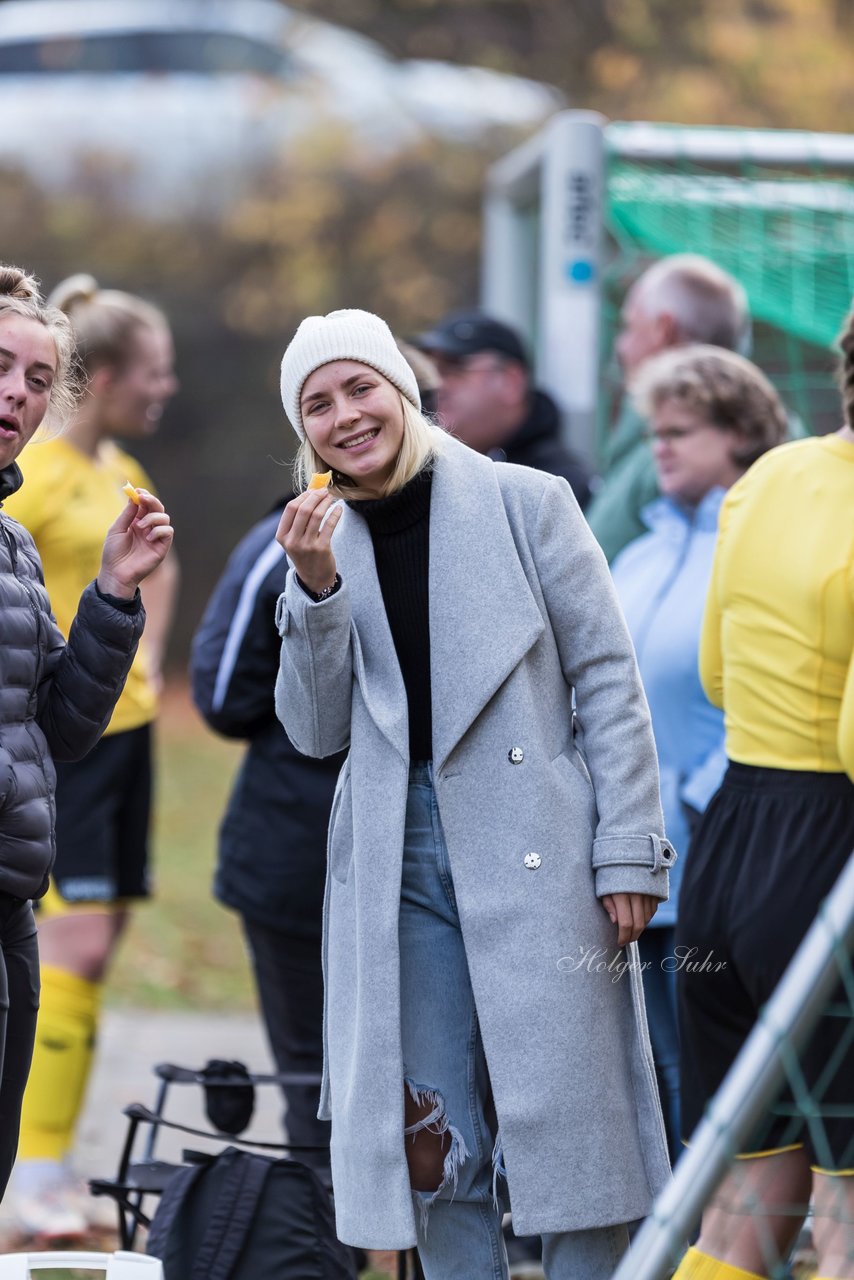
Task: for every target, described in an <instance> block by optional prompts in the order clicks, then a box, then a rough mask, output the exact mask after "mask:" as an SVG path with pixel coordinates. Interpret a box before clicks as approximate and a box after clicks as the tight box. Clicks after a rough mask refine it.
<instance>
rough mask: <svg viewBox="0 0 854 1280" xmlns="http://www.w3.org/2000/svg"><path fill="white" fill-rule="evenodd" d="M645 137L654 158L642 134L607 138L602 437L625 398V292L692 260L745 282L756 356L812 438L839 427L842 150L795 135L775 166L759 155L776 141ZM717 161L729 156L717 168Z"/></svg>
mask: <svg viewBox="0 0 854 1280" xmlns="http://www.w3.org/2000/svg"><path fill="white" fill-rule="evenodd" d="M644 130H645V133H646V137H647V139H648V142H647V146H646V148H645V149H646V150H647V152H648V153H651V154H647V155H644V154H638V151H639V150H643V149H642V148H636V147H632V146H631V139H632V137H633V135H635V126H631V125H620V124H613V125H608V126H606V130H605V134H606V169H605V192H606V199H605V224H606V227H607V230H608V233H609V245H610V252H609V253H608V254H606V267H605V272H604V278H603V283H604V296H603V304H604V307H603V325H602V341H601V349H602V358H603V364H604V368H605V382H606V385H607V386H608V387H609V389H610V393H611V394H610V397H606V398H605V402H604V403H603V404H602V405H601V406H600V415H599V429H600V431H602V430H604V429H605V427H606V425H607V421H608V418H609V416H610V413H611V412H612V407H613V399H614V397H615V395H616V394H617V387H616V382H617V380H618V379H617V374H616V371H615V370H614V369H613V368H612V367H609V363H608V362H609V355H610V352H611V350H612V347H613V336H614V329H615V327H616V324H617V313H618V308H619V305H620V301H621V299H622V296H623V294H624V291H625V288H626V286H627V283H628V282H630V281H631V279H632V278H633V277H634V276H635V275H636V274H637V273H639V271H640V270H642V269H643V267H644V266H646V265H647V264H648V263H649V262H650V261H652V260H654V259H655V258H658V257H661V256H664V255H667V254H673V253H686V252H689V253H698V254H702V255H703V256H704V257H707V258H710V259H711V260H712V261H713V262H716V263H717V264H718V265H719V266H720V267H723V268H724V269H725V270H726V271H729V272H730V273H731V274H732V275H733V276H734V277H735V278H736V279H737V280H739V281H740V282H741V284H742V285H743V287H744V289H745V291H746V293H747V296H748V299H749V302H750V309H751V314H752V316H753V320H754V348H753V352H752V354H753V357H754V359H756V360H757V362H758V363H759V364H760V365H761V366H762V367H763V368H764V369H765V370H766V372H768V373H769V375H770V376H771V377H772V378H773V380H774V381H775V383H776V385H777V386H778V389H779V390H780V392H781V394H782V395H783V396H784V398H785V400H786V402H787V404H788V405H789V407H790V408H791V409H792V410H794V411H795V412H796V413H797V414H798V415H799V417H800V418H801V419H802V421H803V422H804V424H805V425H806V427H807V428H808V429H809V430H811V431H815V432H823V431H826V430H830V429H833V427H835V426H836V425H837V424H838V418H839V409H838V398H837V395H836V392H835V389H834V387H833V381H832V377H831V370H832V365H833V356H832V350H833V346H834V342H835V339H836V336H837V334H838V333H839V330H840V327H841V325H842V322H843V320H844V317H845V315H846V314H847V312H848V309H849V307H850V305H851V299H852V296H854V173H852V170H851V168H850V161H849V162H848V163H847V164H846V163H845V161H846V159H847V157H846V156H845V154H844V151H843V149H842V148H837V149H834V148H833V147H824V148H822V147H821V146H820V145H818V144H817V142H816V138H817V136H818V135H811V134H803V135H789V145H788V147H787V148H786V150H785V153H784V155H783V157H782V159H776V158H775V156H774V147H773V145H768V146H767V147H766V148H764V149H763V148H762V146H761V140H762V139H769V140H771V143H773V139H774V135H772V134H768V133H759V134H757V133H756V132H754V131H747V130H739V129H727V130H723V129H714V130H712V129H710V130H702V129H679V128H677V127H674V126H661V127H658V128H657V127H656V126H654V125H647V126H644ZM798 137H800V140H801V145H800V147H798V146H797V145H796V142H797V139H798ZM828 137H830V138H831V139H832V138H833V135H828ZM757 138H759V139H760V145H759V146H757V145H755V140H756V139H757ZM840 138H841V136H840ZM664 139H666V144H667V145H666V147H665V146H664V145H662V141H663V140H664ZM656 142H657V143H658V145H656ZM724 143H726V144H728V145H726V146H725V145H723V144H724ZM704 144H705V145H704ZM763 150H764V152H765V153H764V154H763ZM627 151H628V154H627ZM715 152H717V155H719V156H720V157H721V158H720V159H719V160H716V161H715V162H714V163H711V162H710V158H709V157H714V156H715ZM757 153H758V156H759V158H756V157H757ZM698 157H700V158H698Z"/></svg>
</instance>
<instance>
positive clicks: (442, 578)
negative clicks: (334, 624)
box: [333, 436, 545, 769]
mask: <svg viewBox="0 0 854 1280" xmlns="http://www.w3.org/2000/svg"><path fill="white" fill-rule="evenodd" d="M500 465H502V464H500V463H499V464H496V463H494V462H491V461H490V460H489V459H487V458H483V457H481V456H480V455H479V454H477V453H475V452H474V451H473V450H471V449H469V448H467V447H466V446H465V445H463V444H460V442H459V441H457V440H454V439H453V438H452V437H450V436H449V437H448V438H447V441H446V442H445V447H444V452H443V453H442V454H441V455H440V456H439V458H437V460H436V464H435V472H434V477H433V494H432V498H431V503H430V570H429V574H430V577H429V592H430V678H431V683H432V700H433V762H434V765H435V767H436V768H437V769H439V768H441V766H442V764H443V763H444V761H445V760H446V759H447V758H448V756H449V755H450V753H451V751H452V750H453V749H454V747H455V746H456V744H457V743H458V742H459V740H460V739H461V738H462V736H463V734H464V733H465V732H466V730H467V729H468V728H469V726H470V725H471V724H473V723H474V721H475V720H476V719H477V716H478V715H479V713H480V712H481V711H482V710H483V708H484V707H485V706H486V704H487V702H489V700H490V698H491V697H492V696H493V694H494V693H495V692H496V690H498V689H499V688H500V687H501V685H502V684H503V683H504V681H505V680H506V679H507V677H508V676H509V675H510V672H511V671H512V670H513V669H514V667H516V666H517V665H518V663H519V662H520V661H521V659H522V658H523V657H524V655H525V654H526V653H527V652H528V650H529V649H530V648H531V646H532V645H533V644H534V643H535V641H536V640H537V639H538V637H539V636H540V635H541V634H542V632H543V631H544V629H545V623H544V621H543V617H542V614H541V612H540V609H539V607H538V606H537V603H536V601H535V599H534V597H533V594H532V592H531V588H530V586H529V585H528V580H527V578H526V577H525V573H524V570H523V569H522V565H521V563H520V561H519V557H518V553H517V551H516V546H515V543H514V541H513V535H512V533H511V529H510V524H509V522H508V519H507V513H506V510H505V507H504V502H503V499H502V496H501V490H500V488H499V485H498V479H497V476H496V467H497V466H500ZM333 546H334V550H335V557H336V560H337V563H338V568H339V570H340V573H341V576H342V578H343V579H344V581H345V582H347V584H348V587H349V591H350V598H351V608H352V618H353V650H354V652H353V662H354V670H355V675H356V679H357V680H358V682H359V686H360V688H361V691H362V697H363V698H364V701H365V705H366V706H367V709H368V712H369V714H370V716H371V718H372V719H373V720H374V722H375V724H376V725H377V728H378V729H379V730H380V731H381V732H382V733H383V734H384V735H385V737H386V738H387V739H388V740H389V742H390V743H391V744H392V745H393V746H394V747H395V748H396V750H397V751H398V752H399V753H400V755H401V756H402V757H403V758H404V760H408V759H409V731H408V719H407V705H406V690H405V688H404V684H403V677H402V676H401V674H400V665H399V663H398V660H397V654H396V652H395V648H394V641H393V639H392V635H391V630H390V628H389V625H388V619H387V618H386V612H385V607H384V605H383V598H382V592H381V590H380V585H379V579H378V578H377V570H376V562H375V560H374V548H373V543H372V541H371V535H370V530H369V529H368V526H367V524H366V523H365V521H364V520H363V519H362V518H361V517H360V516H358V515H357V514H356V513H355V512H354V511H352V510H350V508H349V507H348V508H346V509H345V511H344V514H343V516H342V518H341V521H340V523H339V525H338V528H337V529H336V531H335V538H334V543H333Z"/></svg>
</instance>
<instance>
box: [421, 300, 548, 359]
mask: <svg viewBox="0 0 854 1280" xmlns="http://www.w3.org/2000/svg"><path fill="white" fill-rule="evenodd" d="M412 343H413V345H414V346H416V347H420V348H421V350H422V351H427V352H428V353H429V352H433V353H434V354H436V355H440V356H450V357H451V358H453V357H461V356H473V355H475V354H476V352H478V351H497V352H498V353H499V355H502V356H507V358H508V359H509V360H517V361H518V362H519V364H523V365H525V367H526V368H527V367H528V355H527V352H526V351H525V348H524V346H523V344H522V339H521V338H520V337H519V334H518V333H517V332H516V330H515V329H512V328H511V327H510V325H509V324H504V323H503V321H501V320H496V319H495V317H494V316H488V315H486V313H485V312H483V311H476V310H474V311H452V312H451V314H450V315H447V316H445V318H444V319H443V320H440V321H439V323H438V324H437V325H435V326H434V327H433V328H432V329H428V330H427V331H426V333H419V334H416V336H415V337H414V338H413V339H412Z"/></svg>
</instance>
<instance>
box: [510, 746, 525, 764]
mask: <svg viewBox="0 0 854 1280" xmlns="http://www.w3.org/2000/svg"><path fill="white" fill-rule="evenodd" d="M507 759H508V760H509V761H510V763H511V764H521V763H522V761H523V760H524V759H525V752H524V751H523V750H522V748H521V747H511V748H510V750H509V751H508V752H507Z"/></svg>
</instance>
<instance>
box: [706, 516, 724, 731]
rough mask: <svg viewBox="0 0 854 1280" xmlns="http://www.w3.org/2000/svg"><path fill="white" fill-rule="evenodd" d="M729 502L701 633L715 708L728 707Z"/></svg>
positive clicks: (709, 691) (709, 693) (708, 689)
mask: <svg viewBox="0 0 854 1280" xmlns="http://www.w3.org/2000/svg"><path fill="white" fill-rule="evenodd" d="M727 502H728V499H726V498H725V499H724V501H723V504H722V506H721V512H720V517H719V520H718V540H717V542H716V544H715V558H714V560H713V561H712V576H711V578H710V580H709V590H708V593H707V595H706V608H705V611H704V613H703V628H702V630H701V632H700V683H701V684H702V686H703V690H704V692H705V694H706V697H707V698H708V699H709V702H711V703H712V705H713V706H715V707H722V706H723V705H724V662H723V650H722V648H721V622H722V617H721V605H720V590H719V586H720V583H719V579H720V572H721V552H722V549H723V541H724V530H725V528H726V515H727Z"/></svg>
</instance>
